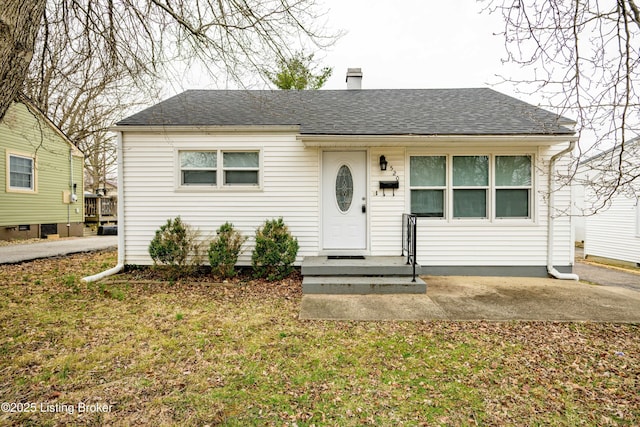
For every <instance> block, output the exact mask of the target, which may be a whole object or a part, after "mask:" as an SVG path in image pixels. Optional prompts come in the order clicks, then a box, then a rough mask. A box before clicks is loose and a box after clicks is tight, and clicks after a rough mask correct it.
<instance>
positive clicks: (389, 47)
mask: <svg viewBox="0 0 640 427" xmlns="http://www.w3.org/2000/svg"><path fill="white" fill-rule="evenodd" d="M319 3H320V4H326V5H327V7H328V8H329V15H328V16H327V20H328V23H329V24H330V25H332V26H333V27H334V28H341V29H344V30H345V31H347V33H346V35H345V36H344V37H342V38H341V39H340V40H339V41H338V42H337V43H336V45H335V46H334V47H333V48H331V49H330V50H329V51H328V52H327V53H326V54H325V56H324V58H321V59H320V60H321V61H322V62H321V63H322V65H323V66H329V67H332V68H333V75H332V77H331V78H330V79H329V81H328V82H327V83H326V85H325V86H324V88H325V89H343V88H345V87H346V86H345V75H346V70H347V68H348V67H361V68H362V71H363V74H364V77H363V88H364V89H374V88H375V89H379V88H384V89H388V88H393V89H396V88H457V87H486V86H487V85H489V84H491V83H497V82H498V81H500V79H499V78H497V77H496V75H497V74H501V73H504V72H506V71H507V70H506V68H505V67H504V66H503V65H502V63H501V59H502V58H503V57H504V56H505V53H504V39H503V38H502V37H501V36H500V35H495V34H496V33H499V32H500V31H501V29H502V26H503V24H502V18H501V16H498V15H495V14H494V15H490V14H489V13H487V12H483V13H480V12H481V10H482V7H483V4H482V3H478V2H476V1H475V0H447V1H435V0H396V1H389V0H348V1H345V0H320V1H319ZM498 89H499V90H500V88H498ZM508 89H509V88H508V87H505V88H504V89H503V91H505V92H510V91H509V90H508Z"/></svg>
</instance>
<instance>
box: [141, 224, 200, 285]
mask: <svg viewBox="0 0 640 427" xmlns="http://www.w3.org/2000/svg"><path fill="white" fill-rule="evenodd" d="M149 255H150V256H151V259H152V260H153V263H154V264H155V265H163V266H168V267H170V269H171V270H172V271H173V272H175V273H178V274H182V273H187V272H189V271H190V270H191V268H192V267H194V266H195V265H198V264H199V263H200V261H201V254H200V243H199V242H198V233H197V231H195V230H194V229H192V228H191V226H189V225H188V224H186V223H184V222H183V221H182V220H181V219H180V217H179V216H178V217H176V218H175V219H171V218H169V219H168V220H167V223H166V224H164V225H162V226H161V227H160V228H159V229H158V230H156V234H155V236H154V238H153V239H152V240H151V243H150V244H149Z"/></svg>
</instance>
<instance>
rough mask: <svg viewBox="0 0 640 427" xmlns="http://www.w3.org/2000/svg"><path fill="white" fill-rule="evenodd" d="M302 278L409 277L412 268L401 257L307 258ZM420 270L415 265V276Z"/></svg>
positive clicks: (304, 262)
mask: <svg viewBox="0 0 640 427" xmlns="http://www.w3.org/2000/svg"><path fill="white" fill-rule="evenodd" d="M301 271H302V275H304V276H410V275H411V274H412V272H413V269H412V266H411V265H407V258H406V257H403V256H365V257H364V259H329V257H326V256H307V257H304V259H303V260H302V266H301ZM419 274H422V269H421V267H420V266H419V265H416V275H419Z"/></svg>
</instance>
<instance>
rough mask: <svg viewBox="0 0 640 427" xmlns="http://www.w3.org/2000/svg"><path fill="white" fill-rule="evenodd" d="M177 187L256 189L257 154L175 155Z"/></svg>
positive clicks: (258, 182)
mask: <svg viewBox="0 0 640 427" xmlns="http://www.w3.org/2000/svg"><path fill="white" fill-rule="evenodd" d="M178 157H179V163H180V182H179V185H180V186H181V187H193V186H195V187H203V186H208V187H213V188H221V187H235V186H244V187H258V186H259V185H260V152H259V151H231V150H229V151H225V150H207V151H195V150H185V151H179V154H178Z"/></svg>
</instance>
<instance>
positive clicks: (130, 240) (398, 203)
mask: <svg viewBox="0 0 640 427" xmlns="http://www.w3.org/2000/svg"><path fill="white" fill-rule="evenodd" d="M122 140H123V145H124V147H123V148H124V149H123V159H122V161H123V174H122V176H121V180H122V181H121V182H122V185H123V192H124V200H123V203H124V205H123V208H124V210H125V218H126V220H125V222H124V227H125V238H126V245H125V262H126V263H131V264H151V259H150V258H149V255H148V245H149V242H150V241H151V239H152V238H153V235H154V232H155V230H156V229H157V228H158V227H160V226H161V225H162V224H164V223H165V222H166V220H167V219H168V218H173V217H176V216H178V215H180V216H181V217H182V219H183V220H185V222H187V223H189V224H191V225H192V226H194V227H197V228H198V229H199V230H200V231H201V232H202V235H203V238H204V239H210V238H211V236H213V235H214V233H215V230H216V228H218V227H219V226H220V225H221V224H223V223H224V222H226V221H231V222H232V223H233V224H234V226H235V227H236V228H238V229H239V230H240V231H241V232H242V234H243V235H245V236H247V237H249V240H248V241H247V243H246V244H245V246H244V248H243V249H244V251H243V253H242V256H241V258H240V263H241V264H243V265H248V264H250V256H251V251H252V249H253V245H254V236H255V230H256V228H257V227H259V226H260V225H261V224H263V223H264V220H265V219H270V218H277V217H280V216H282V217H283V218H284V220H285V223H286V224H287V225H288V226H289V229H290V231H291V233H292V234H293V235H294V236H295V237H297V238H298V241H299V243H300V251H299V254H298V255H299V256H298V261H297V262H298V263H299V262H300V261H301V259H302V257H304V256H307V255H317V254H318V252H319V250H320V244H319V230H320V223H321V221H320V213H319V212H320V203H319V200H320V194H321V191H320V184H319V183H320V182H321V176H320V152H321V149H319V148H316V147H305V146H304V144H303V143H302V142H300V141H298V140H296V135H295V134H294V133H231V132H229V133H217V132H216V133H211V134H207V133H204V132H202V133H199V132H173V133H161V132H157V133H155V132H124V134H123V137H122ZM336 143H337V144H340V143H341V142H340V141H339V138H338V139H337V142H336ZM564 146H566V144H561V145H559V146H558V147H554V148H547V147H540V148H523V149H517V148H509V149H507V148H503V149H501V150H500V151H497V149H496V150H495V151H492V150H489V149H486V147H484V146H483V147H465V146H462V145H457V146H453V147H452V146H450V145H446V146H445V145H434V146H433V147H429V148H406V147H402V146H380V147H369V148H367V151H368V157H367V158H368V170H367V175H368V183H369V186H368V196H367V198H366V201H364V202H365V204H366V206H367V213H366V215H367V232H368V241H367V248H368V252H369V253H370V254H371V255H374V256H375V255H386V256H398V255H400V253H401V247H402V214H403V213H406V212H409V211H410V209H411V189H412V186H411V185H410V178H411V177H410V158H411V156H445V157H447V162H448V165H449V166H448V167H449V169H448V172H447V174H448V177H447V179H448V180H451V179H452V178H451V169H450V163H451V161H452V160H451V159H452V157H453V156H477V155H486V156H489V157H490V159H495V157H496V156H531V159H532V165H531V169H532V174H535V175H533V179H532V182H531V183H530V184H529V185H524V188H525V189H526V190H527V191H529V192H530V208H529V210H530V217H529V218H495V217H494V216H492V211H493V210H495V208H494V203H493V202H492V201H491V200H492V199H494V198H495V196H494V191H495V190H498V189H501V187H500V186H496V185H494V184H493V183H491V182H490V184H489V187H488V189H487V190H486V191H487V192H488V193H489V194H488V196H487V197H488V199H489V202H488V204H487V206H488V207H487V210H488V211H489V214H490V215H489V218H486V219H466V218H465V219H455V218H453V216H452V212H451V210H452V200H451V195H450V194H451V191H452V189H453V187H452V186H451V185H449V186H447V187H446V191H445V196H444V197H445V201H444V203H445V205H444V209H445V212H444V217H443V218H437V217H436V218H419V219H418V239H417V242H418V252H417V255H418V261H419V262H420V263H421V264H423V265H427V266H429V265H431V266H470V265H478V266H546V262H547V260H546V255H547V229H546V223H547V216H546V215H547V195H546V190H547V188H546V185H547V180H546V176H545V175H544V174H545V171H546V170H548V161H549V158H550V157H551V156H552V155H553V154H554V153H556V152H558V151H559V150H560V149H562V148H563V147H564ZM180 151H216V152H217V153H218V158H217V161H218V170H217V173H218V183H217V187H216V188H213V189H211V188H204V187H198V186H193V187H192V186H189V187H182V186H180V185H179V182H180V167H179V164H178V163H177V160H176V159H177V158H178V155H177V153H179V152H180ZM231 151H241V152H251V151H254V152H259V153H260V163H259V165H260V166H259V168H260V171H259V176H260V178H259V179H260V188H259V189H255V188H253V189H252V187H251V186H232V187H226V186H224V185H223V184H222V182H223V179H224V178H223V176H222V174H223V168H224V165H223V160H222V154H221V153H225V152H231ZM381 155H384V156H385V157H386V160H387V162H388V167H387V170H386V171H381V170H380V165H379V158H380V156H381ZM490 161H493V160H490ZM562 165H563V163H562V162H560V165H558V168H561V167H562ZM490 167H491V166H490ZM172 171H173V172H172ZM491 174H492V173H490V181H492V180H494V178H493V177H492V176H493V175H491ZM392 180H398V181H399V183H400V186H399V188H398V189H396V190H393V191H392V190H384V192H383V190H382V189H380V188H379V186H380V181H392ZM449 182H450V181H449ZM416 184H419V185H417V186H416V187H420V189H427V190H429V189H436V190H437V189H442V190H444V188H442V186H440V185H435V184H433V183H431V182H426V183H425V182H418V181H416ZM517 188H520V189H521V187H517ZM553 197H554V198H555V202H556V207H557V211H556V212H555V215H556V219H555V222H554V223H555V227H554V233H555V236H554V242H555V243H554V244H555V246H554V254H555V256H554V264H555V265H557V266H566V265H570V264H572V263H573V251H572V246H571V245H572V241H571V223H570V219H569V217H568V216H566V215H564V214H563V212H566V211H567V210H568V207H569V206H570V193H569V189H568V187H562V188H560V189H558V190H557V191H556V192H555V193H554V195H553Z"/></svg>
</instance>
